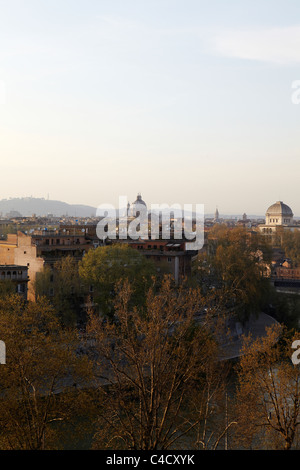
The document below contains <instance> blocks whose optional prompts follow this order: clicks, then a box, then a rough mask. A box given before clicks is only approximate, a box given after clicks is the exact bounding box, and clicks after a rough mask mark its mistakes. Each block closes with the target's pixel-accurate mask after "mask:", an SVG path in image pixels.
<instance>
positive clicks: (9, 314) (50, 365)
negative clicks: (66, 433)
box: [0, 296, 88, 450]
mask: <svg viewBox="0 0 300 470" xmlns="http://www.w3.org/2000/svg"><path fill="white" fill-rule="evenodd" d="M0 338H1V340H2V341H4V342H5V345H6V364H5V365H1V366H0V376H1V380H0V394H1V401H0V448H1V449H12V450H17V449H21V450H42V449H51V448H57V447H59V442H58V436H59V434H60V431H61V424H62V423H64V422H66V421H70V419H71V417H73V416H74V415H75V413H79V412H80V409H81V407H82V406H83V403H84V400H82V399H81V397H82V395H81V394H80V393H79V391H78V389H77V387H74V384H75V383H76V384H77V386H83V385H84V383H85V381H86V380H87V372H88V364H87V360H86V359H85V358H78V357H77V355H76V348H77V346H78V338H77V336H76V335H75V333H74V332H71V331H69V330H66V329H62V328H61V325H60V324H59V322H58V320H57V316H56V315H55V312H54V311H53V308H52V307H50V306H49V304H48V303H47V302H46V301H45V300H40V301H39V302H37V303H36V304H34V303H27V304H26V303H24V301H22V300H21V299H20V297H19V296H11V297H10V298H6V299H4V300H3V299H0Z"/></svg>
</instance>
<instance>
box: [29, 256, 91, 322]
mask: <svg viewBox="0 0 300 470" xmlns="http://www.w3.org/2000/svg"><path fill="white" fill-rule="evenodd" d="M35 292H36V295H37V296H46V297H47V298H48V299H49V300H50V301H51V303H52V305H53V306H54V307H55V310H56V311H57V313H58V316H59V318H60V320H61V322H62V323H63V324H64V325H69V326H72V325H76V324H78V323H80V322H83V321H84V318H83V311H82V308H81V305H82V304H83V302H84V297H85V292H84V290H83V289H82V286H81V283H80V279H79V275H78V263H77V261H76V260H75V259H74V258H73V257H72V256H66V257H63V258H61V259H60V260H58V261H56V262H55V263H54V267H53V269H51V268H50V267H49V266H47V265H46V266H45V267H44V269H43V271H42V272H40V273H37V277H36V281H35Z"/></svg>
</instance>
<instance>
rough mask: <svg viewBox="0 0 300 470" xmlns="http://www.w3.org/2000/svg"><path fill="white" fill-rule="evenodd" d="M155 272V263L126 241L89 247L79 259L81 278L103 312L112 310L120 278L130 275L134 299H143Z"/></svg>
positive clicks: (138, 300)
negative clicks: (90, 248)
mask: <svg viewBox="0 0 300 470" xmlns="http://www.w3.org/2000/svg"><path fill="white" fill-rule="evenodd" d="M154 274H155V269H154V265H153V263H152V262H151V261H150V260H148V259H147V258H146V257H145V256H144V255H142V254H141V253H139V252H138V251H137V250H134V249H132V248H130V247H129V246H128V245H125V244H115V245H109V246H103V247H99V248H96V249H95V250H90V251H89V252H88V253H86V255H85V256H84V257H83V259H82V261H81V262H80V263H79V275H80V278H81V280H82V281H83V282H84V283H85V284H86V286H88V287H89V288H90V290H91V295H92V296H93V298H94V301H95V302H97V303H98V305H99V308H100V311H101V312H102V313H104V314H111V312H112V309H113V298H114V289H115V285H116V283H117V282H118V281H119V280H120V279H123V280H124V279H128V280H129V281H130V283H131V285H132V288H133V290H134V293H133V300H134V301H135V302H143V301H144V299H145V292H146V290H147V288H148V287H149V285H150V283H151V277H152V276H153V275H154Z"/></svg>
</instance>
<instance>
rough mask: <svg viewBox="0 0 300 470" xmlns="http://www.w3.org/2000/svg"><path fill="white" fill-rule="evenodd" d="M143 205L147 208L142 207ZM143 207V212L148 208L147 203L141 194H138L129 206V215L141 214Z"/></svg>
mask: <svg viewBox="0 0 300 470" xmlns="http://www.w3.org/2000/svg"><path fill="white" fill-rule="evenodd" d="M141 206H145V209H142V208H141ZM141 209H142V210H143V212H144V210H147V204H146V203H145V201H143V199H142V196H141V194H138V195H137V198H136V200H135V201H134V202H133V203H132V204H131V206H130V208H128V215H129V216H131V217H136V216H138V215H139V214H140V211H141Z"/></svg>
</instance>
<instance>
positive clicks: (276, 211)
mask: <svg viewBox="0 0 300 470" xmlns="http://www.w3.org/2000/svg"><path fill="white" fill-rule="evenodd" d="M266 215H267V216H270V215H272V216H276V215H284V216H288V217H293V215H294V214H293V211H292V209H291V208H290V207H289V206H287V205H286V204H284V203H283V202H282V201H277V202H275V204H272V205H271V206H270V207H269V208H268V210H267V212H266Z"/></svg>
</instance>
